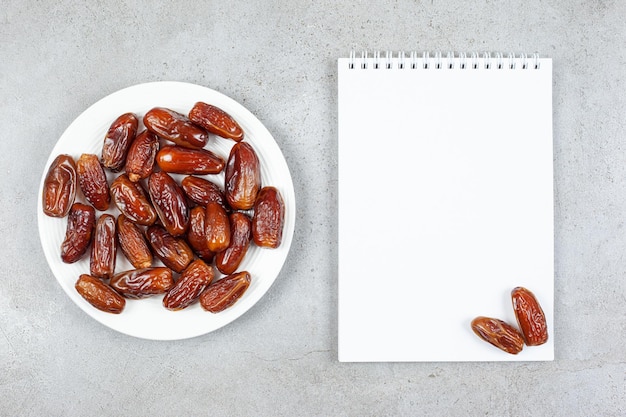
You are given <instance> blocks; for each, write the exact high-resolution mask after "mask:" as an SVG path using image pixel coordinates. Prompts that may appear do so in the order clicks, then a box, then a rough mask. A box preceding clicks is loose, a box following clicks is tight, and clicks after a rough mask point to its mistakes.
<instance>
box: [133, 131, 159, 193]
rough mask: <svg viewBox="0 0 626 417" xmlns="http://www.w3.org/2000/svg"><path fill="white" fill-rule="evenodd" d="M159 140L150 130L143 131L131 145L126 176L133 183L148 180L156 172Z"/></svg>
mask: <svg viewBox="0 0 626 417" xmlns="http://www.w3.org/2000/svg"><path fill="white" fill-rule="evenodd" d="M158 151H159V138H158V137H157V136H156V135H155V134H154V133H152V132H150V131H148V130H144V131H142V132H141V133H140V134H139V135H137V137H136V138H135V140H133V142H132V143H131V145H130V148H129V149H128V154H127V155H126V174H127V175H128V179H129V180H131V181H132V182H137V181H139V180H142V179H144V178H148V177H149V176H150V174H152V172H153V171H154V162H155V158H156V154H157V152H158Z"/></svg>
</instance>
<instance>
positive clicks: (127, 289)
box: [111, 266, 174, 298]
mask: <svg viewBox="0 0 626 417" xmlns="http://www.w3.org/2000/svg"><path fill="white" fill-rule="evenodd" d="M173 286H174V277H173V275H172V270H171V269H169V268H166V267H163V266H157V267H154V268H140V269H131V270H130V271H124V272H120V273H119V274H115V275H114V276H113V277H112V278H111V287H113V289H115V291H117V292H118V293H120V294H121V295H123V296H124V297H126V298H146V297H150V296H153V295H155V294H165V293H166V292H167V291H169V289H170V288H172V287H173Z"/></svg>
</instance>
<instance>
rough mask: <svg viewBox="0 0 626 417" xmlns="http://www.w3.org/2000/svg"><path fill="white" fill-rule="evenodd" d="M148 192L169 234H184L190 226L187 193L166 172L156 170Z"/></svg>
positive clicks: (149, 183)
mask: <svg viewBox="0 0 626 417" xmlns="http://www.w3.org/2000/svg"><path fill="white" fill-rule="evenodd" d="M148 193H149V194H150V198H151V199H152V203H153V204H154V208H155V210H156V212H157V215H158V216H159V219H160V220H161V223H163V226H165V229H166V230H167V231H168V232H169V234H171V235H172V236H180V235H182V234H184V233H185V231H186V230H187V227H188V226H189V208H188V207H187V201H186V200H185V194H184V193H183V190H182V188H180V186H179V185H178V184H177V183H176V181H174V179H173V178H172V177H170V176H169V175H168V174H167V173H165V172H155V173H153V174H152V175H150V178H149V179H148Z"/></svg>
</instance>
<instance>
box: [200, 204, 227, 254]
mask: <svg viewBox="0 0 626 417" xmlns="http://www.w3.org/2000/svg"><path fill="white" fill-rule="evenodd" d="M204 230H205V236H206V245H207V247H208V248H209V250H210V251H211V252H215V253H217V252H221V251H223V250H224V249H226V248H227V247H228V245H229V244H230V220H229V218H228V213H226V210H224V207H222V206H221V205H220V204H219V203H215V202H210V203H209V204H207V206H206V211H205V216H204Z"/></svg>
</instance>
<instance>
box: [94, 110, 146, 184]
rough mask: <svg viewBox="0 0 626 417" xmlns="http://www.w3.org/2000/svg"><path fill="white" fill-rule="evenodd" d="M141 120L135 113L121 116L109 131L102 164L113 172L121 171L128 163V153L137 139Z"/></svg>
mask: <svg viewBox="0 0 626 417" xmlns="http://www.w3.org/2000/svg"><path fill="white" fill-rule="evenodd" d="M138 126H139V120H137V116H135V115H134V114H133V113H124V114H122V115H121V116H119V117H118V118H117V119H115V121H114V122H113V123H111V127H109V130H108V131H107V134H106V135H105V136H104V143H103V144H102V158H101V161H102V165H103V166H104V167H105V168H108V169H110V170H111V171H113V172H118V171H121V170H122V168H124V164H125V163H126V154H127V153H128V148H129V147H130V144H131V143H132V142H133V140H135V136H136V135H137V127H138Z"/></svg>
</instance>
